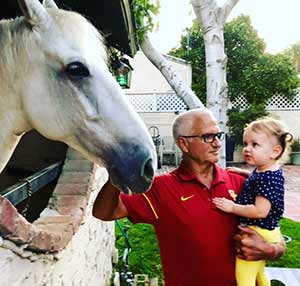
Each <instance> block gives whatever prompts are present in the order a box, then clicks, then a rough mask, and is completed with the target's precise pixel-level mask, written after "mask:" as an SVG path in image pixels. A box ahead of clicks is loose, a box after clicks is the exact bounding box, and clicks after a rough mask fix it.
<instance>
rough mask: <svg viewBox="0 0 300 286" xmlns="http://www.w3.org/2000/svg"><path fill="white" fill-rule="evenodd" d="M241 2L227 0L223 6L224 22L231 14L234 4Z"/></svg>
mask: <svg viewBox="0 0 300 286" xmlns="http://www.w3.org/2000/svg"><path fill="white" fill-rule="evenodd" d="M238 2H239V0H227V1H226V2H225V3H224V5H223V7H222V10H223V17H224V23H225V21H226V19H227V17H228V15H229V14H230V12H231V10H232V9H233V8H234V6H235V5H236V4H237V3H238Z"/></svg>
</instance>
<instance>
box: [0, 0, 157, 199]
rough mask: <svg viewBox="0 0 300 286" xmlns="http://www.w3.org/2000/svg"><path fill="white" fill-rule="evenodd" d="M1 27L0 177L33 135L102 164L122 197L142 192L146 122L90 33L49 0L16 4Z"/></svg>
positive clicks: (151, 168) (149, 172)
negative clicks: (33, 131)
mask: <svg viewBox="0 0 300 286" xmlns="http://www.w3.org/2000/svg"><path fill="white" fill-rule="evenodd" d="M18 2H19V6H20V8H21V10H22V12H23V15H24V17H20V18H17V19H15V20H3V21H1V22H0V153H1V157H0V172H1V171H2V170H3V168H4V167H5V165H6V164H7V162H8V160H9V158H10V157H11V155H12V152H13V150H14V149H15V147H16V145H17V144H18V142H19V140H20V138H21V137H22V135H23V134H24V133H25V132H27V131H29V130H31V129H36V130H37V131H38V132H39V133H41V134H42V135H43V136H45V137H47V138H49V139H52V140H56V141H62V142H65V143H66V144H68V145H69V146H71V147H72V148H74V149H76V150H78V151H79V152H80V153H82V154H83V155H84V156H85V157H86V158H87V159H89V160H91V161H93V162H95V163H97V164H100V165H104V166H105V167H106V168H107V169H108V171H109V173H110V177H111V180H112V182H113V183H114V184H115V185H117V186H118V187H120V188H121V189H122V190H123V191H125V192H126V191H128V189H130V190H132V191H133V192H136V193H140V192H144V191H146V190H147V189H148V188H149V186H150V184H151V181H152V178H153V175H154V172H155V166H156V153H155V147H154V145H153V142H152V140H151V137H150V134H149V133H148V131H147V129H146V127H145V125H144V123H143V122H142V120H141V119H140V117H139V116H138V115H137V114H136V112H135V111H134V110H133V108H132V107H131V105H130V104H129V103H128V101H127V99H126V96H125V94H124V93H123V92H122V90H121V88H120V87H119V86H118V84H117V83H116V81H115V80H114V78H113V77H112V75H111V73H110V72H109V70H108V68H107V65H106V50H105V48H104V45H103V42H102V38H101V36H100V35H99V33H98V32H97V31H96V29H95V28H94V27H93V26H92V25H91V24H90V23H89V22H88V21H87V20H86V19H85V18H83V17H82V16H80V15H79V14H77V13H74V12H70V11H64V10H61V9H58V8H57V6H56V4H55V3H54V2H53V0H44V3H43V5H42V4H41V3H40V2H39V1H38V0H19V1H18Z"/></svg>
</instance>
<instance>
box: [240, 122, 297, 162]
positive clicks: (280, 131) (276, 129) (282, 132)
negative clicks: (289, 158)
mask: <svg viewBox="0 0 300 286" xmlns="http://www.w3.org/2000/svg"><path fill="white" fill-rule="evenodd" d="M247 131H253V132H257V131H261V132H265V133H266V134H267V135H269V136H274V137H275V138H276V139H277V141H278V143H279V145H280V146H281V148H282V152H281V153H280V155H279V156H278V157H277V158H276V159H280V158H281V157H282V155H283V153H284V151H285V150H286V147H287V145H288V144H290V143H291V142H292V141H293V135H292V134H291V133H290V132H289V131H288V130H287V128H286V126H285V125H284V124H283V123H282V122H281V121H280V120H277V119H275V118H272V117H265V118H260V119H257V120H255V121H252V122H251V123H249V124H248V125H246V127H245V128H244V132H247Z"/></svg>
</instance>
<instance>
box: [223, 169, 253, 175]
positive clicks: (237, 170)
mask: <svg viewBox="0 0 300 286" xmlns="http://www.w3.org/2000/svg"><path fill="white" fill-rule="evenodd" d="M226 170H227V171H229V172H232V173H237V174H241V175H243V176H246V177H249V175H250V174H251V172H250V171H249V170H246V169H242V168H237V167H227V168H226Z"/></svg>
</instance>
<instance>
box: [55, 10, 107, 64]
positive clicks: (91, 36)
mask: <svg viewBox="0 0 300 286" xmlns="http://www.w3.org/2000/svg"><path fill="white" fill-rule="evenodd" d="M49 14H50V15H51V16H52V19H53V21H54V26H55V27H56V28H57V31H61V33H62V34H63V35H64V40H65V41H66V42H68V41H69V42H70V43H71V42H76V43H77V44H78V45H82V47H86V49H87V50H88V54H91V53H92V52H94V53H95V54H94V57H97V58H98V57H101V58H102V59H103V60H104V62H105V63H107V51H106V47H105V43H104V39H103V37H102V35H101V34H100V33H99V31H98V30H97V29H96V28H95V27H94V26H93V25H92V24H91V23H90V22H89V21H88V20H87V19H86V18H84V17H83V16H82V15H80V14H78V13H76V12H71V11H65V10H61V9H59V10H58V9H50V10H49ZM94 60H96V58H94Z"/></svg>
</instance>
